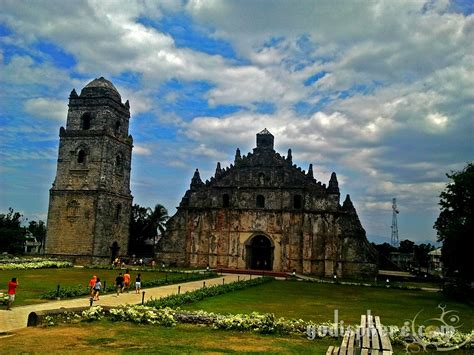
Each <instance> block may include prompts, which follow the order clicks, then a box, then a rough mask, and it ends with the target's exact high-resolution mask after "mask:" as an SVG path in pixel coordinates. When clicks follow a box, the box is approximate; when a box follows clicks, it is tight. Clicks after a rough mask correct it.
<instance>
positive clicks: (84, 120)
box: [81, 112, 92, 130]
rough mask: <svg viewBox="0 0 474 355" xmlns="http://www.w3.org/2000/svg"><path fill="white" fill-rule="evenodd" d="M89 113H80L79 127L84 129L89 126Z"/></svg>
mask: <svg viewBox="0 0 474 355" xmlns="http://www.w3.org/2000/svg"><path fill="white" fill-rule="evenodd" d="M91 119H92V117H91V114H90V113H89V112H86V113H85V114H83V115H82V117H81V128H82V129H84V130H87V129H90V128H91Z"/></svg>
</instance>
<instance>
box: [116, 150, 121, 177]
mask: <svg viewBox="0 0 474 355" xmlns="http://www.w3.org/2000/svg"><path fill="white" fill-rule="evenodd" d="M115 173H117V174H122V173H123V158H122V155H121V154H119V155H117V156H116V157H115Z"/></svg>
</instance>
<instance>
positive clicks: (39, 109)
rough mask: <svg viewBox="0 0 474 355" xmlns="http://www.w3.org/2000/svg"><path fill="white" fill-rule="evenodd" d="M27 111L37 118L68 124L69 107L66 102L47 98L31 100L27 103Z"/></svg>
mask: <svg viewBox="0 0 474 355" xmlns="http://www.w3.org/2000/svg"><path fill="white" fill-rule="evenodd" d="M25 111H26V112H28V113H29V114H30V115H32V116H35V117H41V118H46V119H50V120H56V121H62V122H66V117H67V105H66V104H65V103H64V100H56V99H50V98H45V97H38V98H36V99H30V100H27V101H26V102H25Z"/></svg>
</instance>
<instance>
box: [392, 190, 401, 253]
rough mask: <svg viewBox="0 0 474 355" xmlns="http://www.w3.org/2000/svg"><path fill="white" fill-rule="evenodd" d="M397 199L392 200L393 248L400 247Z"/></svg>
mask: <svg viewBox="0 0 474 355" xmlns="http://www.w3.org/2000/svg"><path fill="white" fill-rule="evenodd" d="M398 213H399V211H398V209H397V199H396V198H394V199H393V200H392V238H391V240H390V242H391V244H392V246H394V247H398V224H397V214H398Z"/></svg>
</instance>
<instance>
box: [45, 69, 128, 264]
mask: <svg viewBox="0 0 474 355" xmlns="http://www.w3.org/2000/svg"><path fill="white" fill-rule="evenodd" d="M129 119H130V106H129V103H128V101H127V102H125V103H122V99H121V97H120V94H119V93H118V91H117V89H116V88H115V87H114V85H113V84H112V83H111V82H110V81H108V80H106V79H104V78H103V77H101V78H99V79H95V80H93V81H91V82H90V83H89V84H87V85H86V86H85V87H84V88H83V89H82V91H81V94H80V95H78V94H77V92H76V90H74V89H73V90H72V92H71V94H70V96H69V110H68V115H67V123H66V128H64V127H61V128H60V130H59V153H58V164H57V172H56V179H55V180H54V182H53V186H52V188H51V189H50V197H49V209H48V225H47V227H48V229H47V237H46V247H45V252H46V254H49V255H53V256H58V257H64V258H68V259H72V260H74V261H75V262H77V263H108V262H109V261H110V260H111V259H113V258H115V257H117V256H120V255H126V253H127V246H128V235H129V220H130V211H131V206H132V195H131V191H130V167H131V158H132V147H133V145H132V143H133V140H132V136H130V135H129V134H128V127H129Z"/></svg>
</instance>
